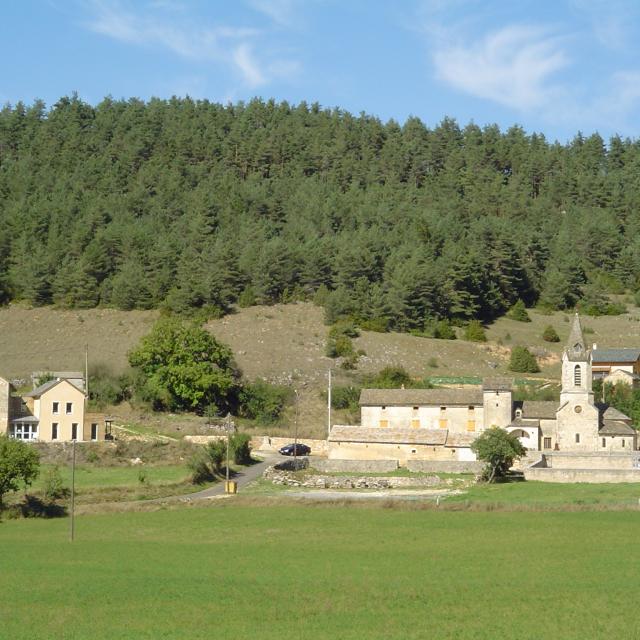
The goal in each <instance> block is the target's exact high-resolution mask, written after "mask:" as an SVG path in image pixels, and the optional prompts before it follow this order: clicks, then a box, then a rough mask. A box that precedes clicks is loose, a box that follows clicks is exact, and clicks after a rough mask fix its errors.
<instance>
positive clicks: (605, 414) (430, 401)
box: [328, 314, 636, 464]
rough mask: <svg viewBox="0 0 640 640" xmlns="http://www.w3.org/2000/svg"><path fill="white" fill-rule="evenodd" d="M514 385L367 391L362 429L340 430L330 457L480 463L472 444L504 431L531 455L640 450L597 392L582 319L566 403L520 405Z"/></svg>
mask: <svg viewBox="0 0 640 640" xmlns="http://www.w3.org/2000/svg"><path fill="white" fill-rule="evenodd" d="M512 386H513V381H512V380H510V379H506V378H492V379H486V380H484V382H483V384H482V387H481V388H462V389H363V391H362V393H361V396H360V410H361V424H360V425H359V426H353V425H335V426H333V427H332V429H331V433H330V435H329V451H328V455H329V458H334V459H342V460H348V459H358V460H361V459H396V460H399V461H400V462H401V463H403V464H404V463H406V462H407V461H409V460H455V461H468V460H474V459H475V456H474V454H473V452H472V451H471V449H470V445H471V443H472V442H473V440H474V439H475V438H476V437H477V436H478V435H479V434H480V433H481V432H482V431H484V430H485V429H487V428H489V427H492V426H497V427H502V428H504V429H506V430H507V431H509V432H511V433H515V434H516V435H517V436H518V438H519V439H520V441H521V442H522V444H523V445H524V446H525V447H526V448H527V449H528V450H529V451H531V452H541V453H545V452H546V453H548V454H552V453H553V454H560V453H590V454H591V453H593V454H602V453H611V452H620V453H625V452H631V451H634V450H635V449H636V431H635V430H634V429H633V427H632V426H631V419H630V418H629V417H628V416H626V415H624V414H622V413H621V412H619V411H617V410H615V409H614V408H612V407H608V406H607V405H606V404H603V403H596V402H595V399H594V395H593V389H592V352H591V350H590V349H588V348H587V346H586V343H585V340H584V336H583V333H582V328H581V326H580V319H579V317H578V315H577V314H576V316H575V318H574V320H573V324H572V327H571V332H570V335H569V340H568V343H567V345H566V347H565V349H564V352H563V355H562V388H561V392H560V401H559V402H558V401H548V402H547V401H524V402H521V401H514V400H513V393H512Z"/></svg>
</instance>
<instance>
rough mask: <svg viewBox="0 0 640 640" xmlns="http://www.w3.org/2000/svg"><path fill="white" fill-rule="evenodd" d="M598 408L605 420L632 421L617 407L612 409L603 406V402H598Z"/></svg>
mask: <svg viewBox="0 0 640 640" xmlns="http://www.w3.org/2000/svg"><path fill="white" fill-rule="evenodd" d="M596 407H598V409H599V410H600V412H601V414H602V417H603V419H604V420H623V421H624V420H631V418H630V417H629V416H628V415H626V414H625V413H622V411H620V410H618V409H616V408H615V407H610V406H608V405H606V404H602V403H601V402H597V403H596Z"/></svg>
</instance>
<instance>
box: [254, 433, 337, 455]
mask: <svg viewBox="0 0 640 640" xmlns="http://www.w3.org/2000/svg"><path fill="white" fill-rule="evenodd" d="M293 442H294V438H292V437H291V436H287V437H286V438H281V437H277V438H276V437H273V436H254V437H253V438H251V448H252V449H254V450H258V449H260V450H262V451H277V450H278V449H280V448H281V447H284V446H285V445H287V444H292V443H293ZM298 442H299V443H301V444H306V445H307V446H309V447H311V454H312V455H314V456H326V455H327V441H326V440H315V439H313V438H298Z"/></svg>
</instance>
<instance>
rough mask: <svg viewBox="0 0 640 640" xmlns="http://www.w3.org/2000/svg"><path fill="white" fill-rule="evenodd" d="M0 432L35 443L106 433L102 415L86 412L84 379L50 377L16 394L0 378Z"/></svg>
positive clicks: (92, 437)
mask: <svg viewBox="0 0 640 640" xmlns="http://www.w3.org/2000/svg"><path fill="white" fill-rule="evenodd" d="M0 433H5V434H7V435H8V436H9V437H11V438H16V439H18V440H25V441H38V442H69V441H71V440H78V441H92V440H93V441H96V440H104V439H105V437H108V436H109V433H108V424H107V422H106V421H105V418H104V416H102V415H99V414H94V413H88V412H87V410H86V396H85V393H84V381H83V383H82V385H80V384H78V381H77V378H76V379H74V380H73V381H70V380H67V379H66V378H54V379H53V380H49V381H48V382H45V383H44V384H42V385H40V386H38V387H37V388H35V389H34V390H33V391H30V392H28V393H25V394H23V395H18V394H17V393H16V391H15V389H13V387H12V385H11V384H10V383H9V382H8V381H7V380H5V379H4V378H0Z"/></svg>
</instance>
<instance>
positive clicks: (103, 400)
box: [89, 364, 129, 407]
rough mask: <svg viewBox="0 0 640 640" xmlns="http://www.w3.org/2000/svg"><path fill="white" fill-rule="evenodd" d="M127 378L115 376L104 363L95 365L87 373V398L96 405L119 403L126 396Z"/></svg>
mask: <svg viewBox="0 0 640 640" xmlns="http://www.w3.org/2000/svg"><path fill="white" fill-rule="evenodd" d="M128 383H129V380H128V378H127V377H126V376H116V375H114V374H113V372H112V371H111V369H110V368H109V367H108V366H107V365H104V364H98V365H95V366H94V367H93V368H92V370H91V372H90V373H89V400H90V401H91V402H92V403H93V404H94V405H95V406H97V407H104V406H106V405H113V404H119V403H120V402H122V401H123V400H125V399H126V398H127V396H128V387H129V384H128Z"/></svg>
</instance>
